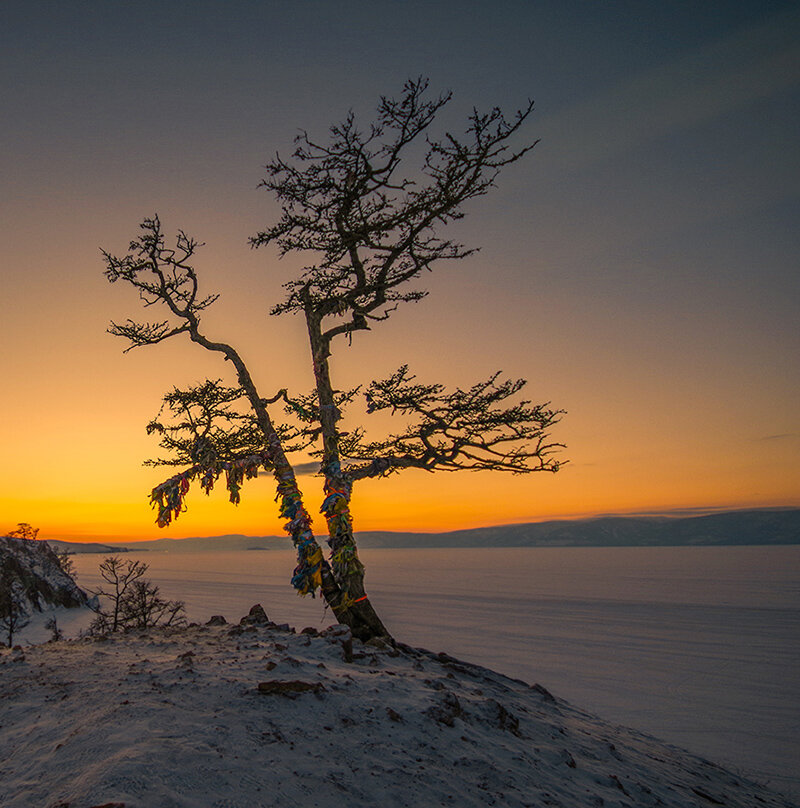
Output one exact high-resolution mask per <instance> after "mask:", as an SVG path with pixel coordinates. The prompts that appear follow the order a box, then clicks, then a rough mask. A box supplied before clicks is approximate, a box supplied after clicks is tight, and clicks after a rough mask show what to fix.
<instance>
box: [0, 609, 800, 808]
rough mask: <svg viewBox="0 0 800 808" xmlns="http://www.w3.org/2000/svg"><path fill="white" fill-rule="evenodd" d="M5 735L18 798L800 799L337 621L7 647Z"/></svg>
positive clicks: (694, 803)
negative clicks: (299, 628) (321, 626)
mask: <svg viewBox="0 0 800 808" xmlns="http://www.w3.org/2000/svg"><path fill="white" fill-rule="evenodd" d="M348 660H349V661H348ZM0 726H2V728H3V743H2V745H0V772H2V778H0V804H2V805H3V806H14V808H28V806H30V807H31V808H33V806H36V808H41V807H42V806H44V808H48V807H49V808H53V806H63V807H64V808H66V806H69V808H87V806H94V805H101V804H105V803H111V802H113V803H121V804H124V805H125V806H126V808H147V807H152V806H163V807H164V808H166V807H167V806H170V807H171V806H180V807H181V808H214V807H215V806H218V807H219V808H222V807H223V806H224V808H236V807H237V806H242V808H244V807H245V806H246V808H259V806H275V807H276V808H277V807H280V806H287V807H288V806H291V808H297V806H304V807H305V806H308V808H311V807H312V806H316V807H317V808H338V806H342V807H343V808H344V806H347V808H354V807H355V806H366V805H380V806H397V807H398V808H399V807H400V806H409V807H410V806H414V807H415V808H416V807H417V806H424V808H431V807H432V806H459V808H464V807H466V808H469V806H503V807H504V808H522V807H523V806H530V807H531V808H533V806H536V808H542V807H543V806H562V808H589V806H592V807H593V808H594V807H595V806H604V808H650V807H651V806H652V807H653V808H655V806H660V807H661V808H695V807H699V806H702V808H711V806H715V805H716V806H720V805H721V806H727V808H753V806H756V805H758V806H761V808H797V807H796V806H793V804H792V803H791V802H790V801H789V800H787V799H786V798H784V797H782V796H780V795H778V794H776V793H774V792H772V791H770V790H768V789H766V788H764V787H763V786H760V785H757V784H755V783H753V782H751V781H748V780H747V779H745V778H743V777H741V776H739V775H737V774H733V773H731V772H728V771H725V770H723V769H721V768H719V767H718V766H716V765H714V764H712V763H709V762H708V761H705V760H702V759H700V758H697V757H694V756H692V755H690V754H689V753H688V752H684V751H683V750H680V749H678V748H675V747H672V746H668V745H666V744H664V743H662V742H660V741H657V740H655V739H654V738H652V737H649V736H646V735H644V734H642V733H639V732H636V731H633V730H629V729H624V728H621V727H616V726H613V725H610V724H607V723H605V722H603V721H601V720H600V719H598V718H596V717H594V716H592V715H590V714H588V713H586V712H583V711H582V710H579V709H577V708H575V707H573V706H572V705H570V704H568V703H566V702H564V701H561V700H560V699H556V698H554V697H553V696H551V695H550V694H549V693H548V692H547V691H545V690H544V689H543V688H540V687H537V686H535V685H534V686H532V687H531V686H529V685H527V684H525V683H523V682H519V681H515V680H511V679H508V678H506V677H504V676H501V675H499V674H496V673H493V672H492V671H489V670H486V669H484V668H480V667H478V666H475V665H470V664H467V663H463V662H460V661H458V660H455V659H453V658H451V657H448V656H446V655H443V654H439V655H436V654H432V653H430V652H427V651H422V650H418V649H412V648H407V647H400V648H398V649H394V648H391V647H389V646H386V645H384V644H382V643H380V642H374V644H372V645H363V644H361V643H360V642H358V641H357V640H353V639H352V637H350V635H349V632H348V631H347V629H342V628H341V627H339V626H336V627H332V628H331V629H328V630H326V631H325V632H323V633H322V634H318V633H317V632H316V631H314V630H304V632H303V633H301V634H294V633H293V632H292V631H290V630H286V629H285V628H282V627H277V626H274V625H273V624H269V623H267V624H265V625H261V624H253V625H236V626H230V625H215V626H192V627H189V628H187V629H182V630H181V629H163V630H153V631H150V632H148V633H147V634H142V635H133V634H127V635H119V636H113V637H111V638H110V639H108V640H105V641H103V642H98V641H92V640H88V639H84V640H74V641H70V642H57V643H50V644H47V645H43V646H38V647H35V648H31V649H26V651H25V652H24V654H22V653H20V652H16V653H14V652H10V651H6V652H1V653H0Z"/></svg>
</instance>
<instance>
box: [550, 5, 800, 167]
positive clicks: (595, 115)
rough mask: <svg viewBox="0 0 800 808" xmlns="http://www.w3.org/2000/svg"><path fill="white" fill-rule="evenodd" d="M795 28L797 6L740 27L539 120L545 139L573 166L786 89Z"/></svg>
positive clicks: (798, 53) (796, 79) (793, 77)
mask: <svg viewBox="0 0 800 808" xmlns="http://www.w3.org/2000/svg"><path fill="white" fill-rule="evenodd" d="M798 32H800V11H798V10H790V11H787V12H784V13H781V14H777V15H775V16H774V17H772V18H771V19H769V20H768V21H766V22H765V23H762V24H760V25H754V26H750V27H748V28H746V29H740V30H739V31H736V32H734V33H732V34H730V35H728V36H726V37H724V38H723V39H720V40H717V41H715V42H711V43H708V44H706V45H704V46H703V47H701V48H698V49H695V50H693V51H690V52H689V53H686V54H684V55H682V56H681V57H680V58H678V59H676V60H674V61H672V62H670V63H668V64H665V65H661V66H660V67H657V68H655V69H652V70H647V71H645V72H643V73H640V74H639V75H637V76H635V77H633V78H631V79H629V80H628V81H625V82H623V83H621V84H618V85H617V86H615V87H613V88H611V89H609V90H606V91H604V92H602V93H601V94H599V95H597V96H595V97H594V98H591V99H590V100H588V101H586V102H584V103H582V104H579V105H577V106H574V107H572V108H570V109H568V110H564V111H562V112H560V113H557V114H555V115H553V116H551V117H549V118H545V119H543V120H542V121H541V122H540V132H541V134H542V137H543V140H545V141H546V142H547V143H548V144H549V148H550V149H552V150H558V152H559V157H561V158H562V165H563V166H565V167H567V168H570V169H572V168H577V167H579V166H581V165H586V164H588V163H593V162H595V161H597V160H601V159H606V158H608V157H611V156H613V155H614V154H617V153H620V152H624V151H626V150H628V149H630V148H632V147H634V146H636V145H638V144H639V143H642V142H645V141H647V140H651V139H653V138H656V137H660V136H662V135H665V134H667V133H669V132H673V131H676V130H681V129H685V128H688V127H691V126H695V125H697V124H701V123H705V122H707V121H710V120H713V119H715V118H718V117H720V116H723V115H726V114H727V113H729V112H731V111H733V110H736V109H741V108H743V107H746V106H748V105H749V104H752V103H754V102H756V101H759V100H761V99H764V98H769V97H771V96H774V95H777V94H779V93H782V92H785V91H786V90H789V89H791V88H793V87H796V86H797V85H798V84H800V69H798V65H800V44H799V43H800V36H798Z"/></svg>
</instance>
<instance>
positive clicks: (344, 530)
mask: <svg viewBox="0 0 800 808" xmlns="http://www.w3.org/2000/svg"><path fill="white" fill-rule="evenodd" d="M305 314H306V323H307V325H308V334H309V341H310V344H311V354H312V359H313V363H314V378H315V380H316V385H317V398H318V401H319V420H320V426H321V428H322V440H323V460H322V471H323V473H324V475H325V501H324V502H323V504H322V512H323V513H324V514H325V518H326V520H327V522H328V545H329V546H330V548H331V571H332V573H333V577H334V578H335V580H336V583H338V584H339V587H340V588H341V592H342V598H341V601H340V604H339V606H338V608H334V607H333V605H332V604H331V608H332V609H333V613H334V614H335V615H336V619H337V620H338V621H339V622H340V623H344V624H346V625H348V626H349V627H350V629H351V631H352V632H353V636H355V637H358V639H360V640H364V641H366V640H369V639H371V638H373V637H382V638H389V639H391V635H390V634H389V632H388V631H387V630H386V627H385V626H384V625H383V623H382V622H381V619H380V618H379V617H378V615H377V613H376V612H375V609H374V608H373V606H372V604H371V603H370V601H369V597H368V596H367V594H366V592H365V590H364V565H363V564H362V563H361V560H360V559H359V557H358V549H357V547H356V540H355V536H354V535H353V519H352V517H351V515H350V497H351V493H352V482H351V481H350V480H348V479H347V477H346V475H345V474H343V473H342V470H341V464H340V456H339V431H338V429H337V426H336V422H337V421H338V420H339V417H340V413H339V411H338V409H337V408H336V403H335V401H334V397H333V386H332V385H331V379H330V367H329V364H328V356H329V355H330V350H329V344H328V341H327V340H326V339H325V337H324V336H323V335H322V331H321V322H320V318H319V316H318V315H317V314H316V313H315V312H314V309H313V305H312V304H311V303H310V302H309V303H308V305H307V306H306V309H305Z"/></svg>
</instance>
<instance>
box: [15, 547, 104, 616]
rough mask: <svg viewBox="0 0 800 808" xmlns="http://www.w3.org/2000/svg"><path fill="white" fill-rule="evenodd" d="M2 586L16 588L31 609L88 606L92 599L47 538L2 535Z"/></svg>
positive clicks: (26, 607)
mask: <svg viewBox="0 0 800 808" xmlns="http://www.w3.org/2000/svg"><path fill="white" fill-rule="evenodd" d="M0 586H6V587H9V588H11V589H13V591H14V592H16V593H17V594H18V595H19V596H20V598H21V600H22V605H23V607H24V608H25V609H26V611H28V612H31V611H39V612H40V611H43V610H44V609H46V608H49V607H54V606H65V607H67V608H75V607H80V606H86V605H87V604H88V600H89V597H88V595H87V594H86V592H84V591H83V590H82V589H80V588H79V587H78V585H77V584H76V583H75V581H74V580H73V579H72V578H71V577H70V576H69V575H67V573H65V572H64V570H62V569H61V564H60V563H59V560H58V556H56V554H55V553H54V552H53V550H52V549H51V548H50V547H49V545H48V544H47V542H43V541H31V540H28V539H15V538H11V537H9V536H2V537H0Z"/></svg>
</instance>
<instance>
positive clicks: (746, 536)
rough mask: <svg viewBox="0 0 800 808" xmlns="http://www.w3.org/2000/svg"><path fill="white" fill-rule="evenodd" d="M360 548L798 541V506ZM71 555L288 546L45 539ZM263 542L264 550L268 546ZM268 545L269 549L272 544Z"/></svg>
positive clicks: (368, 540) (567, 523)
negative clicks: (73, 553)
mask: <svg viewBox="0 0 800 808" xmlns="http://www.w3.org/2000/svg"><path fill="white" fill-rule="evenodd" d="M356 538H357V540H358V543H359V544H360V545H361V546H362V547H364V548H409V549H410V548H428V547H430V548H434V547H442V548H457V547H462V548H468V547H475V548H477V547H506V548H513V547H725V546H752V545H756V546H761V545H764V546H766V545H777V546H786V545H797V544H800V508H776V509H757V510H740V511H724V512H720V513H713V514H707V515H703V516H602V517H596V518H592V519H574V520H568V519H565V520H552V521H547V522H531V523H526V524H512V525H496V526H493V527H479V528H470V529H467V530H454V531H448V532H443V533H412V532H400V531H360V532H357V533H356ZM48 543H49V544H50V545H51V546H54V547H57V548H61V549H66V550H69V551H71V552H76V553H106V554H108V553H125V552H132V551H135V552H142V551H170V552H189V551H190V552H197V551H203V550H210V551H220V550H261V551H265V552H269V551H271V550H282V549H291V543H290V540H289V539H288V537H286V536H244V535H241V534H237V535H224V536H198V537H191V538H185V539H151V540H145V541H131V542H121V543H120V544H105V543H100V542H90V543H82V542H66V541H60V540H49V541H48ZM265 545H266V546H265ZM270 545H273V546H270Z"/></svg>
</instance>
